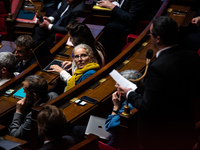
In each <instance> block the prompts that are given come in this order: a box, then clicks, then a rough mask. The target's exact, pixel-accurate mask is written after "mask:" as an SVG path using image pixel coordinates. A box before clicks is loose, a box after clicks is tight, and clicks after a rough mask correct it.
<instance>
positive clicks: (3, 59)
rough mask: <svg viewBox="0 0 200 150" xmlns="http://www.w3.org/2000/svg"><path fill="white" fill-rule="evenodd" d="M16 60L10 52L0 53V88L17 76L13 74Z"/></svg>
mask: <svg viewBox="0 0 200 150" xmlns="http://www.w3.org/2000/svg"><path fill="white" fill-rule="evenodd" d="M16 62H17V61H16V58H15V56H14V55H13V54H12V53H10V52H0V86H1V85H3V84H4V83H6V82H7V81H9V80H10V79H11V78H13V77H15V76H16V75H18V73H17V72H15V73H14V70H15V66H16Z"/></svg>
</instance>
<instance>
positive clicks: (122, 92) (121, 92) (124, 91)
mask: <svg viewBox="0 0 200 150" xmlns="http://www.w3.org/2000/svg"><path fill="white" fill-rule="evenodd" d="M130 90H132V88H126V87H122V86H119V87H118V93H119V95H121V96H123V97H124V98H125V99H126V94H127V92H128V91H130Z"/></svg>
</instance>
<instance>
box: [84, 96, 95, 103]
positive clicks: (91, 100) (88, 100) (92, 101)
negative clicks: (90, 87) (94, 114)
mask: <svg viewBox="0 0 200 150" xmlns="http://www.w3.org/2000/svg"><path fill="white" fill-rule="evenodd" d="M81 100H82V101H86V102H88V103H91V104H95V103H97V102H98V101H97V100H95V99H93V98H91V97H88V96H83V97H81Z"/></svg>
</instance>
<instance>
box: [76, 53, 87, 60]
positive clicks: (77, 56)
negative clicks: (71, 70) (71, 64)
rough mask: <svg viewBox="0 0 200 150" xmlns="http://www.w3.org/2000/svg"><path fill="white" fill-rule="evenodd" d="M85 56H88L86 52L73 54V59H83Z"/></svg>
mask: <svg viewBox="0 0 200 150" xmlns="http://www.w3.org/2000/svg"><path fill="white" fill-rule="evenodd" d="M87 56H88V55H86V54H81V55H80V56H79V55H75V56H74V59H75V60H78V59H79V57H80V58H81V59H85V58H86V57H87Z"/></svg>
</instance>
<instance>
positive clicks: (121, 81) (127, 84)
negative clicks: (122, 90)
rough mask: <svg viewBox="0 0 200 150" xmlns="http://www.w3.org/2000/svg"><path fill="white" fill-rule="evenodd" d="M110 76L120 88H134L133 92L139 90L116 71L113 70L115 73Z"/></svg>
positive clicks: (112, 72)
mask: <svg viewBox="0 0 200 150" xmlns="http://www.w3.org/2000/svg"><path fill="white" fill-rule="evenodd" d="M109 74H110V76H111V77H112V78H113V79H114V80H115V81H116V82H117V83H118V84H119V85H120V86H122V87H126V88H132V89H133V90H135V89H136V88H137V86H136V84H134V83H132V82H130V81H129V80H127V79H126V78H124V77H123V76H122V75H121V74H119V72H117V71H116V70H115V69H113V71H111V72H110V73H109Z"/></svg>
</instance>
